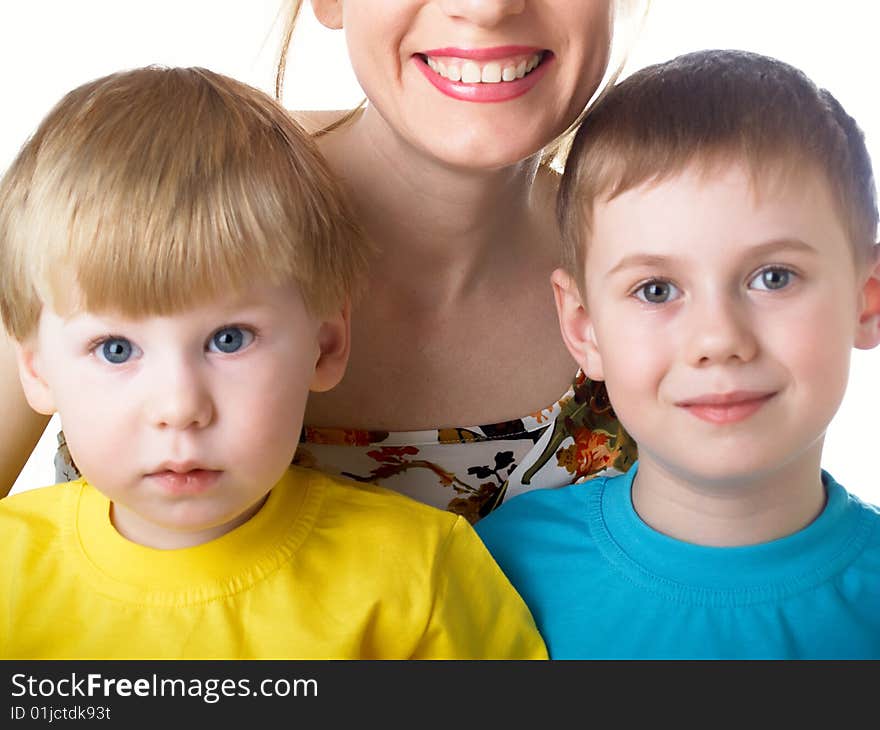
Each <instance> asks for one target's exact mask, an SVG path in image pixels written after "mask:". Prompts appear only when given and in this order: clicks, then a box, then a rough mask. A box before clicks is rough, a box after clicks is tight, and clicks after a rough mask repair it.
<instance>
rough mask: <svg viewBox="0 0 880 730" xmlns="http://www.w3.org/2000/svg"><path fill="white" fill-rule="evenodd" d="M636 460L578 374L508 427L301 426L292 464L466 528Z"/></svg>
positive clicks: (67, 477) (60, 463)
mask: <svg viewBox="0 0 880 730" xmlns="http://www.w3.org/2000/svg"><path fill="white" fill-rule="evenodd" d="M58 443H59V447H58V452H57V454H56V457H55V470H56V478H57V480H58V481H72V480H74V479H78V478H79V476H80V474H79V471H78V470H77V468H76V465H75V464H74V463H73V461H72V459H71V458H70V453H69V452H68V450H67V446H66V444H65V442H64V434H63V433H60V434H59V435H58ZM635 460H636V446H635V443H634V442H633V441H632V439H631V438H630V437H629V435H628V434H627V433H626V432H625V431H624V430H623V427H622V426H621V425H620V423H619V422H618V421H617V418H616V417H615V415H614V411H613V410H612V409H611V405H610V403H609V402H608V395H607V393H606V391H605V386H604V384H603V383H596V382H593V381H591V380H589V379H587V377H586V376H585V375H584V374H583V373H582V372H580V371H579V372H578V373H577V376H576V377H575V379H574V382H573V383H572V385H571V387H570V388H569V389H568V391H567V392H566V393H565V395H563V396H562V398H560V399H559V400H558V401H557V402H556V403H554V404H553V405H551V406H549V407H548V408H545V409H543V410H541V411H538V412H537V413H532V414H531V415H528V416H525V417H523V418H520V419H517V420H514V421H506V422H504V423H495V424H491V425H485V426H468V427H459V428H442V429H437V430H431V431H405V432H397V433H394V432H388V431H365V430H356V429H346V428H313V427H310V426H305V427H304V428H303V431H302V435H301V437H300V443H299V446H298V448H297V451H296V455H295V456H294V461H293V463H294V464H297V465H299V466H304V467H310V468H314V469H318V470H320V471H323V472H327V473H330V474H339V475H342V476H346V477H348V478H350V479H354V480H355V481H359V482H372V483H374V484H379V485H381V486H384V487H388V488H389V489H394V490H395V491H398V492H402V493H403V494H406V495H408V496H410V497H413V498H414V499H417V500H419V501H420V502H424V503H426V504H430V505H433V506H435V507H439V508H441V509H446V510H449V511H451V512H455V513H456V514H460V515H462V516H463V517H465V518H466V519H467V520H468V521H469V522H471V523H472V524H473V523H475V522H477V521H478V520H479V519H480V518H482V517H485V516H486V515H487V514H489V512H491V511H492V510H493V509H495V508H496V507H497V506H498V505H500V504H501V503H502V502H503V501H504V500H505V499H510V498H511V497H513V496H515V495H517V494H520V493H522V492H524V491H527V490H530V489H540V488H547V487H561V486H565V485H567V484H572V483H574V482H578V481H584V480H587V479H590V478H592V477H594V476H596V475H597V474H599V473H604V474H606V475H607V474H614V473H617V472H625V471H626V470H627V469H629V467H630V466H631V465H632V464H633V462H634V461H635Z"/></svg>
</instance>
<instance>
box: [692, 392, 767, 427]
mask: <svg viewBox="0 0 880 730" xmlns="http://www.w3.org/2000/svg"><path fill="white" fill-rule="evenodd" d="M775 396H776V391H754V390H736V391H728V392H725V393H707V394H705V395H700V396H696V397H694V398H688V399H686V400H683V401H679V402H677V403H676V404H675V405H676V406H678V407H679V408H683V409H684V410H686V411H687V412H688V413H690V414H691V415H693V416H696V417H697V418H699V419H700V420H701V421H707V422H709V423H715V424H727V423H736V422H737V421H743V420H745V419H747V418H749V417H750V416H752V415H753V414H755V413H757V412H758V411H759V410H761V408H763V406H764V404H766V403H767V402H768V401H770V400H771V399H772V398H774V397H775Z"/></svg>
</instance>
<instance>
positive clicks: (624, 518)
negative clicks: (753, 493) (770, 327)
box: [476, 464, 880, 659]
mask: <svg viewBox="0 0 880 730" xmlns="http://www.w3.org/2000/svg"><path fill="white" fill-rule="evenodd" d="M637 468H638V464H636V465H635V466H633V467H632V468H631V469H630V470H629V471H628V472H627V473H626V474H623V475H621V476H617V477H613V478H597V479H593V480H591V481H588V482H585V483H583V484H576V485H572V486H570V487H564V488H562V489H547V490H537V491H535V492H531V493H528V494H524V495H522V496H519V497H516V498H514V499H512V500H510V501H509V502H507V503H505V504H503V505H502V506H501V507H500V508H499V509H498V510H496V511H495V512H494V513H492V514H490V515H489V516H488V517H486V518H485V519H483V520H482V521H481V522H479V523H478V524H477V526H476V527H477V532H478V533H479V534H480V536H481V537H482V538H483V540H484V542H485V543H486V545H487V547H488V548H489V550H490V552H491V553H492V554H493V555H494V557H495V559H496V560H497V561H498V563H499V564H500V565H501V568H502V569H503V570H504V572H505V573H507V576H508V577H509V578H510V580H511V582H512V583H513V584H514V586H515V587H516V588H517V590H518V591H519V592H520V595H522V597H523V598H524V599H525V601H526V603H527V604H528V605H529V607H530V608H531V610H532V614H533V615H534V617H535V620H536V622H537V624H538V629H539V631H540V632H541V633H542V635H543V636H544V640H545V642H546V643H547V646H548V649H549V651H550V656H551V658H554V659H626V658H629V659H878V658H880V511H878V509H877V508H876V507H873V506H871V505H867V504H865V503H863V502H861V501H860V500H859V499H858V498H856V497H854V496H853V495H851V494H849V493H848V492H847V491H846V490H845V489H844V488H843V487H841V486H840V485H839V484H837V483H836V482H835V481H834V480H833V479H832V478H831V476H830V475H828V474H827V473H825V472H823V475H822V477H823V483H824V484H825V489H826V492H827V496H828V499H827V503H826V506H825V509H824V510H823V511H822V513H821V514H820V515H819V517H818V518H817V519H816V520H814V521H813V522H812V523H811V524H810V525H808V526H807V527H805V528H804V529H802V530H800V531H798V532H796V533H794V534H792V535H789V536H787V537H784V538H781V539H778V540H773V541H771V542H767V543H762V544H759V545H749V546H745V547H729V548H718V547H705V546H700V545H695V544H692V543H687V542H682V541H679V540H675V539H673V538H670V537H668V536H666V535H663V534H661V533H659V532H657V531H656V530H654V529H652V528H651V527H649V526H648V525H646V524H645V523H644V522H642V520H641V519H640V518H639V516H638V514H637V513H636V511H635V510H634V509H633V506H632V499H631V489H632V482H633V477H634V476H635V474H636V471H637Z"/></svg>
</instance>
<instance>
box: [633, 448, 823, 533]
mask: <svg viewBox="0 0 880 730" xmlns="http://www.w3.org/2000/svg"><path fill="white" fill-rule="evenodd" d="M820 455H821V442H820V443H818V444H816V445H815V446H814V447H811V449H810V450H809V451H808V452H806V453H804V454H802V455H800V456H799V457H798V458H796V459H794V460H792V461H791V462H789V463H786V464H781V465H779V466H778V467H776V468H774V469H772V470H768V471H767V472H766V473H763V474H744V475H742V476H737V477H731V478H729V479H724V480H720V479H719V480H717V481H715V482H710V481H709V480H700V479H698V478H695V477H694V476H693V475H689V474H687V473H684V472H683V471H680V470H676V469H674V468H672V467H670V466H668V465H666V464H663V463H662V462H661V461H660V460H656V459H653V458H652V457H651V455H650V454H647V453H641V452H640V454H639V465H638V473H637V474H636V477H635V481H634V482H633V490H632V502H633V507H634V508H635V510H636V512H637V513H638V515H639V517H640V518H641V519H642V521H643V522H645V523H646V524H648V525H650V526H651V527H652V528H654V529H655V530H657V531H658V532H662V533H663V534H665V535H668V536H670V537H673V538H675V539H677V540H683V541H685V542H691V543H695V544H698V545H709V546H716V547H729V546H737V545H754V544H758V543H762V542H768V541H770V540H776V539H779V538H781V537H785V536H787V535H790V534H792V533H794V532H797V531H798V530H801V529H802V528H804V527H806V526H807V525H808V524H810V523H811V522H812V521H813V520H815V519H816V517H818V516H819V514H820V513H821V512H822V510H823V508H824V506H825V489H824V487H823V485H822V481H821V476H820V465H819V462H820Z"/></svg>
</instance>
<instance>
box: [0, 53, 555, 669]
mask: <svg viewBox="0 0 880 730" xmlns="http://www.w3.org/2000/svg"><path fill="white" fill-rule="evenodd" d="M365 262H366V258H365V244H364V242H363V241H362V239H361V238H360V236H359V233H358V229H357V226H356V225H355V224H354V223H353V222H352V218H351V215H350V213H349V211H348V209H347V207H346V205H345V204H344V202H343V199H342V196H341V194H340V192H339V190H338V189H337V187H336V185H335V183H334V182H333V180H332V179H331V177H330V175H329V173H328V172H327V169H326V168H325V166H324V164H323V162H322V160H321V159H320V157H319V155H318V154H317V152H316V150H315V148H314V146H313V145H312V143H311V141H310V140H309V139H308V137H306V136H305V135H304V133H303V132H302V131H301V130H300V129H299V128H298V127H297V126H296V125H295V124H294V123H293V122H292V121H291V120H290V118H289V117H288V116H287V114H286V113H285V112H284V110H283V109H282V108H281V107H280V106H278V105H277V104H276V103H275V102H273V101H272V100H271V99H269V97H267V96H266V95H264V94H262V93H261V92H259V91H257V90H255V89H252V88H250V87H248V86H245V85H243V84H240V83H238V82H235V81H233V80H231V79H228V78H225V77H222V76H219V75H217V74H214V73H211V72H208V71H205V70H202V69H159V68H147V69H139V70H135V71H130V72H126V73H120V74H114V75H111V76H108V77H106V78H102V79H99V80H97V81H94V82H92V83H89V84H86V85H84V86H82V87H80V88H78V89H76V90H74V91H73V92H71V93H70V94H69V95H68V96H66V97H65V98H64V99H63V100H62V101H61V102H60V103H59V105H58V106H56V108H55V109H54V110H53V111H52V112H51V113H50V114H49V115H48V117H47V118H46V119H45V120H44V122H43V124H42V125H41V126H40V128H39V129H38V130H37V132H36V134H35V135H34V137H33V138H32V139H31V140H30V141H29V142H28V143H27V144H26V145H25V147H24V148H23V150H22V152H21V153H20V155H19V156H18V158H17V159H16V161H15V162H14V163H13V165H12V167H11V169H10V170H9V172H8V173H7V175H6V176H5V178H4V180H3V181H2V184H0V313H2V317H3V322H4V324H5V326H6V327H7V329H8V330H9V332H10V334H11V335H12V337H13V338H14V339H15V340H16V341H17V343H18V344H17V351H18V359H19V369H20V373H21V379H22V382H23V384H24V389H25V392H26V395H27V398H28V400H29V402H30V403H31V405H32V406H33V407H34V408H35V409H37V410H39V411H40V412H42V413H52V412H54V411H56V410H57V411H58V413H59V414H60V416H61V420H62V424H63V427H64V432H65V435H66V438H67V442H68V445H69V447H70V450H71V453H72V455H73V456H74V458H75V460H76V463H77V465H78V467H79V468H80V470H81V472H82V474H83V478H82V479H80V480H78V481H76V482H74V483H70V484H64V485H57V486H54V487H48V488H45V489H37V490H30V491H25V492H22V493H20V494H18V495H16V496H14V497H10V498H7V499H5V500H3V501H2V503H0V555H3V560H2V561H0V595H2V596H3V600H2V601H0V655H2V656H3V657H6V658H9V657H25V658H112V657H117V658H183V657H190V658H209V657H214V658H248V657H252V658H268V657H274V658H337V659H342V658H507V657H517V658H527V657H543V656H546V653H545V649H544V646H543V643H542V641H541V639H540V637H539V636H538V634H537V632H536V630H535V627H534V623H533V622H532V619H531V617H530V615H529V613H528V611H527V609H526V607H525V606H524V605H523V603H522V601H521V599H520V598H519V596H518V595H517V594H516V592H515V591H514V590H513V589H512V588H511V586H510V584H509V583H508V582H507V581H506V579H505V578H504V577H503V575H502V574H501V572H500V571H499V569H498V567H497V566H496V565H495V564H494V562H493V561H492V559H491V557H490V556H489V555H488V553H487V552H486V551H485V548H484V547H483V546H482V544H481V543H480V541H479V539H478V538H477V537H476V535H475V534H474V533H473V531H472V528H471V527H470V526H469V525H468V524H467V523H466V522H465V521H464V520H463V519H462V518H456V517H454V516H453V515H450V514H447V513H444V512H442V511H440V510H435V509H433V508H428V507H425V506H422V505H420V504H418V503H416V502H414V501H411V500H408V499H406V498H401V497H399V496H396V495H394V494H392V493H389V492H385V491H383V490H381V489H378V488H371V487H363V486H360V485H355V484H353V483H349V482H345V481H342V480H336V479H332V478H329V477H326V476H322V475H319V474H317V473H313V472H309V471H305V470H301V469H296V468H288V466H289V464H290V461H291V457H292V456H293V453H294V450H295V448H296V444H297V440H298V436H299V432H300V427H301V424H302V415H303V409H304V407H305V401H306V397H307V395H308V393H309V391H310V390H315V391H320V390H325V389H327V388H331V387H333V386H334V385H335V384H336V383H337V382H338V381H339V379H340V378H341V377H342V373H343V371H344V368H345V364H346V359H347V355H348V342H349V325H348V303H347V302H348V298H349V295H350V293H351V292H352V290H353V289H354V287H355V285H356V283H357V280H358V275H359V273H360V272H361V271H362V270H363V269H364V267H365ZM474 585H480V586H481V590H480V591H479V592H478V593H474V592H473V591H472V587H473V586H474ZM484 588H486V589H485V590H484Z"/></svg>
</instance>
